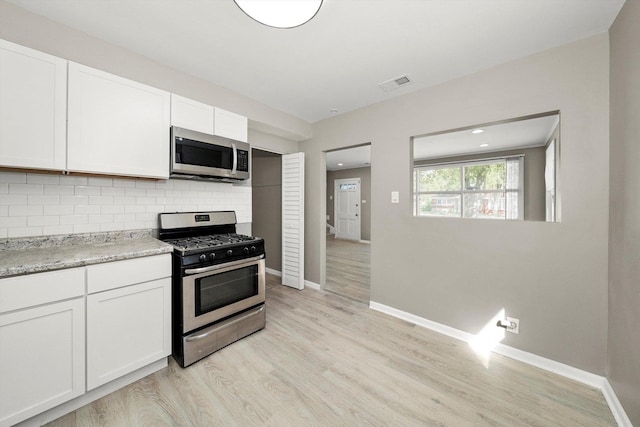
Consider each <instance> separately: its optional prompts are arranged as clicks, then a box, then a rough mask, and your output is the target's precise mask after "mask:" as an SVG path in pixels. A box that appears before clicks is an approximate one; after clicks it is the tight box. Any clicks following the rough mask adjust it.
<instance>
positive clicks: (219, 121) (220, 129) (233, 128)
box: [214, 107, 249, 142]
mask: <svg viewBox="0 0 640 427" xmlns="http://www.w3.org/2000/svg"><path fill="white" fill-rule="evenodd" d="M248 122H249V121H248V120H247V118H246V117H244V116H241V115H240V114H236V113H232V112H231V111H227V110H223V109H222V108H218V107H215V111H214V129H215V130H214V133H215V134H216V135H219V136H224V137H226V138H231V139H235V140H237V141H242V142H248V137H247V131H248V127H249V125H248Z"/></svg>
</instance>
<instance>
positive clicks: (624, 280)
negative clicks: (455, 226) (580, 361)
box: [607, 1, 640, 426]
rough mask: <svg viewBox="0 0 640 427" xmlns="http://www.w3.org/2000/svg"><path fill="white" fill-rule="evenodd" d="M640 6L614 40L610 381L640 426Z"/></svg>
mask: <svg viewBox="0 0 640 427" xmlns="http://www.w3.org/2000/svg"><path fill="white" fill-rule="evenodd" d="M639 22H640V3H639V2H637V1H628V2H626V3H625V5H624V7H623V8H622V11H621V12H620V14H619V15H618V18H617V19H616V21H615V23H614V25H613V26H612V27H611V30H610V37H611V159H610V161H611V167H610V169H611V175H610V177H611V178H610V179H611V201H610V207H611V208H610V211H609V215H610V226H609V230H610V236H609V336H608V342H607V344H608V347H607V349H608V352H607V354H608V356H607V377H608V379H609V382H610V383H611V386H612V387H613V389H614V391H615V392H616V395H617V396H618V399H619V400H620V402H621V403H622V405H623V406H624V409H625V411H626V413H627V415H628V416H629V418H630V419H631V422H632V423H633V424H634V425H636V426H640V333H638V328H639V327H640V239H638V230H640V172H639V171H640V168H638V163H639V162H640V144H639V143H638V136H639V135H640V120H639V118H640V49H639V48H638V42H639V41H640V26H639V25H638V23H639Z"/></svg>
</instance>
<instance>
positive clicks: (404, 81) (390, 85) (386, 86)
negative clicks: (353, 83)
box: [378, 75, 413, 92]
mask: <svg viewBox="0 0 640 427" xmlns="http://www.w3.org/2000/svg"><path fill="white" fill-rule="evenodd" d="M411 83H413V80H411V78H410V77H409V76H407V75H404V76H400V77H396V78H395V79H391V80H387V81H386V82H382V83H380V84H379V85H378V86H380V89H382V90H383V91H385V92H391V91H392V90H396V89H398V88H399V87H400V86H406V85H408V84H411Z"/></svg>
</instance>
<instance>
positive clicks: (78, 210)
mask: <svg viewBox="0 0 640 427" xmlns="http://www.w3.org/2000/svg"><path fill="white" fill-rule="evenodd" d="M100 210H101V209H100V205H75V206H74V207H73V213H74V214H76V215H78V214H80V215H85V214H86V215H95V214H99V213H100Z"/></svg>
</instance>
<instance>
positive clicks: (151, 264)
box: [87, 254, 171, 294]
mask: <svg viewBox="0 0 640 427" xmlns="http://www.w3.org/2000/svg"><path fill="white" fill-rule="evenodd" d="M170 276H171V254H162V255H155V256H150V257H144V258H135V259H128V260H124V261H115V262H108V263H105V264H95V265H90V266H88V267H87V293H89V294H94V293H96V292H102V291H107V290H109V289H116V288H121V287H123V286H129V285H133V284H136V283H143V282H149V281H151V280H156V279H162V278H165V277H170Z"/></svg>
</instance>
